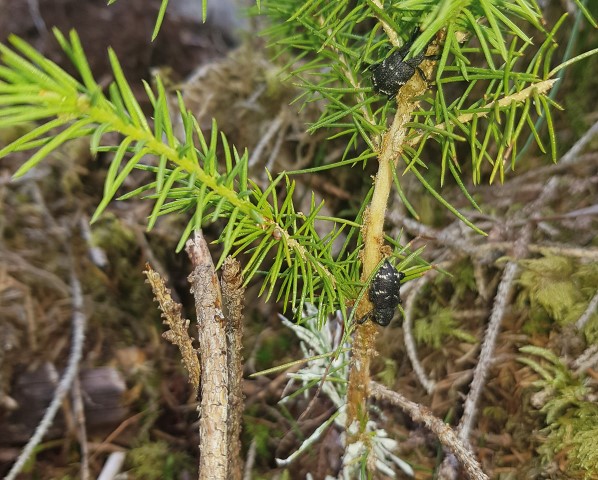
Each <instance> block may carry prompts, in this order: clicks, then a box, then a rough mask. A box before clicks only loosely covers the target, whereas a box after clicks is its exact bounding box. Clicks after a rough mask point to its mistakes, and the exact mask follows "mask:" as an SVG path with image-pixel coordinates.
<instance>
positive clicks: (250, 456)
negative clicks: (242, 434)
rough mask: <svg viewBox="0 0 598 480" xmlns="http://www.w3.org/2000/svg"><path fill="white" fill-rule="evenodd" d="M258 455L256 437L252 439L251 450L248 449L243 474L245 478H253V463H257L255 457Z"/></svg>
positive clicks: (244, 479) (246, 479) (248, 479)
mask: <svg viewBox="0 0 598 480" xmlns="http://www.w3.org/2000/svg"><path fill="white" fill-rule="evenodd" d="M256 455H257V442H256V441H255V439H253V440H252V441H251V444H250V445H249V450H248V451H247V458H246V460H245V474H244V475H243V480H251V471H252V470H253V465H254V464H255V457H256Z"/></svg>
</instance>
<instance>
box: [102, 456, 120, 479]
mask: <svg viewBox="0 0 598 480" xmlns="http://www.w3.org/2000/svg"><path fill="white" fill-rule="evenodd" d="M125 457H126V455H125V452H112V453H111V454H110V456H109V457H108V460H106V463H105V464H104V468H102V471H101V472H100V476H99V477H98V480H114V479H115V478H116V476H117V475H118V474H119V473H120V470H121V468H122V466H123V463H125Z"/></svg>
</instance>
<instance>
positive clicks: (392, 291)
mask: <svg viewBox="0 0 598 480" xmlns="http://www.w3.org/2000/svg"><path fill="white" fill-rule="evenodd" d="M404 277H405V274H404V273H403V272H399V271H398V270H397V269H396V268H395V267H394V266H393V264H392V263H390V262H389V261H388V260H384V263H383V264H382V266H381V267H380V269H379V270H378V272H376V275H375V276H374V279H373V280H372V284H371V285H370V290H369V293H368V296H369V298H370V302H372V305H374V309H373V310H372V311H371V312H370V313H368V314H366V315H365V316H364V317H363V318H361V320H359V323H363V322H365V321H366V320H368V319H370V318H371V319H372V321H374V322H376V323H377V324H378V325H381V326H383V327H385V326H386V325H388V324H389V323H390V321H391V320H392V317H393V316H394V314H395V310H396V308H397V306H398V305H399V303H401V292H400V290H401V280H402V279H403V278H404Z"/></svg>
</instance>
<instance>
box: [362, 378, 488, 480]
mask: <svg viewBox="0 0 598 480" xmlns="http://www.w3.org/2000/svg"><path fill="white" fill-rule="evenodd" d="M370 391H371V393H372V396H374V397H375V398H378V399H380V400H387V401H389V402H391V403H392V404H394V405H397V406H398V407H400V408H401V409H402V410H403V411H405V412H406V413H407V414H408V415H409V416H410V417H411V419H412V420H413V421H415V422H421V423H423V424H424V425H425V426H426V427H427V428H428V429H429V430H430V431H432V432H433V433H434V434H435V435H436V436H437V437H438V440H439V441H440V443H442V445H444V446H445V447H446V448H447V449H448V450H450V451H451V452H452V453H453V454H454V455H455V457H457V459H458V460H459V462H461V464H462V465H463V468H465V471H466V472H467V475H468V477H469V478H470V479H473V480H487V479H488V476H487V475H486V474H485V473H484V472H483V471H482V468H481V467H480V464H479V462H478V461H477V460H476V458H475V457H474V455H473V453H472V452H471V450H470V449H469V447H468V446H467V444H466V443H464V442H462V441H461V440H460V439H459V438H458V437H457V435H456V434H455V432H454V431H453V429H452V428H451V427H450V426H448V425H447V424H446V423H444V422H443V421H442V420H441V419H440V418H437V417H435V416H434V415H433V414H432V412H430V410H428V409H427V408H426V407H424V406H423V405H418V404H417V403H415V402H412V401H410V400H407V399H406V398H405V397H403V396H402V395H401V394H400V393H397V392H393V391H392V390H389V389H388V388H386V387H384V386H382V385H380V384H379V383H376V382H370Z"/></svg>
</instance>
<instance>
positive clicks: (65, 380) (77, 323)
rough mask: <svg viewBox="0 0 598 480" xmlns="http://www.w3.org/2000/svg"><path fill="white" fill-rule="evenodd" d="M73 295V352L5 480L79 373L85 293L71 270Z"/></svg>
mask: <svg viewBox="0 0 598 480" xmlns="http://www.w3.org/2000/svg"><path fill="white" fill-rule="evenodd" d="M71 295H72V304H73V318H72V324H73V344H72V347H71V353H70V355H69V359H68V364H67V367H66V370H65V371H64V375H63V376H62V379H61V380H60V383H59V384H58V387H56V391H55V392H54V398H52V402H51V403H50V406H49V407H48V409H47V410H46V412H45V413H44V417H43V418H42V420H41V422H40V423H39V425H38V426H37V428H36V429H35V432H34V433H33V435H32V436H31V438H30V439H29V442H27V445H25V447H24V448H23V450H22V451H21V454H20V455H19V457H18V458H17V461H16V462H15V463H14V464H13V466H12V468H11V469H10V472H8V475H6V477H4V478H5V480H14V479H15V478H16V477H17V475H18V474H19V472H20V471H21V469H22V468H23V466H24V465H25V463H26V462H27V460H29V457H30V456H31V454H32V453H33V450H34V449H35V447H37V445H39V443H40V442H41V441H42V439H43V437H44V435H45V434H46V432H47V431H48V429H49V428H50V426H51V425H52V421H53V420H54V416H55V415H56V412H57V411H58V409H59V408H60V405H61V404H62V401H63V400H64V397H65V396H66V395H67V393H68V392H69V390H70V388H71V385H72V384H73V380H74V378H75V376H76V375H77V371H78V369H79V362H80V361H81V356H82V352H83V342H84V340H85V325H86V320H87V319H86V317H85V314H84V313H83V294H82V293H81V284H80V283H79V280H78V278H77V276H76V275H75V272H74V271H72V272H71Z"/></svg>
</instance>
